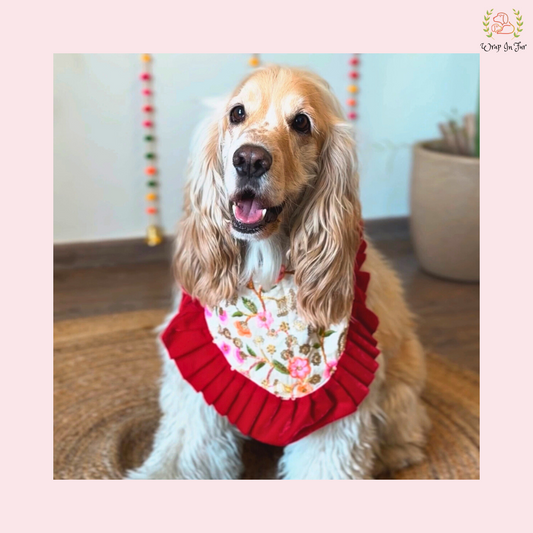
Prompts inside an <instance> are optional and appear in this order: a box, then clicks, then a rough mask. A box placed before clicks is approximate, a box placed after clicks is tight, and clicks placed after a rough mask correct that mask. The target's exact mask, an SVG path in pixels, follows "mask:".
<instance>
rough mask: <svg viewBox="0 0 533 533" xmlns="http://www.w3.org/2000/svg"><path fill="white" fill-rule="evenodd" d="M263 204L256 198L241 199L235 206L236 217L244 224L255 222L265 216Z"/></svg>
mask: <svg viewBox="0 0 533 533" xmlns="http://www.w3.org/2000/svg"><path fill="white" fill-rule="evenodd" d="M262 210H263V206H262V205H261V204H260V203H259V202H258V201H257V200H255V199H253V200H252V199H248V200H240V201H239V203H238V204H237V205H236V206H235V218H236V219H237V220H238V221H239V222H243V223H244V224H255V223H256V222H259V221H260V220H261V219H262V218H263V212H262Z"/></svg>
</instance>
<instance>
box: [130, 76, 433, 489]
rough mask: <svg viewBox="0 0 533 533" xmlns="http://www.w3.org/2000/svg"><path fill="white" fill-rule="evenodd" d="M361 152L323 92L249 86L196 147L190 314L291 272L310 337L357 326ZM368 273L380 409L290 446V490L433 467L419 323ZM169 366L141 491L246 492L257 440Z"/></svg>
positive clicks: (188, 243)
mask: <svg viewBox="0 0 533 533" xmlns="http://www.w3.org/2000/svg"><path fill="white" fill-rule="evenodd" d="M355 148H356V147H355V141H354V138H353V134H352V131H351V126H350V125H349V124H348V123H347V122H346V120H345V118H344V113H343V110H342V107H341V105H340V103H339V101H338V100H337V98H336V97H335V96H334V95H333V93H332V91H331V89H330V87H329V86H328V84H327V83H326V82H325V81H324V80H323V79H322V78H320V77H319V76H317V75H315V74H313V73H311V72H308V71H305V70H300V69H295V68H288V67H281V66H266V67H263V68H259V69H256V70H254V71H253V72H252V73H251V74H250V75H249V76H247V77H246V78H245V79H244V80H243V81H242V82H241V83H240V84H239V85H238V87H237V88H236V89H235V91H234V92H233V93H232V95H231V97H230V98H229V99H228V101H227V102H225V106H224V107H223V109H221V110H220V111H219V112H217V113H216V114H215V116H214V117H212V118H210V120H209V122H208V123H206V124H205V125H204V126H202V127H201V128H200V130H199V134H198V138H197V139H196V141H195V142H194V145H193V150H192V156H191V159H190V163H189V169H188V184H187V188H186V193H185V207H184V215H183V218H182V219H181V221H180V222H179V225H178V229H177V238H176V242H175V255H174V260H173V261H174V270H175V274H176V279H177V285H178V286H179V287H180V288H181V289H182V290H183V294H184V298H185V297H186V298H187V299H188V300H187V301H188V305H201V306H204V307H205V309H206V312H207V310H208V309H211V310H212V309H216V306H219V305H220V302H226V301H231V300H232V299H233V301H236V300H235V298H236V294H238V293H239V291H240V290H241V289H243V287H248V288H249V289H250V287H252V288H253V290H254V291H255V293H256V294H259V295H261V294H262V295H263V296H264V295H266V294H268V291H269V290H271V289H272V288H273V287H276V286H277V285H276V283H277V281H278V280H279V275H280V271H281V272H283V270H284V269H286V270H287V271H291V272H292V274H291V275H292V276H293V281H294V284H295V286H296V287H297V294H296V295H295V298H294V302H293V304H294V308H295V309H296V311H295V312H297V313H298V316H299V317H301V320H304V321H305V323H307V324H309V325H310V328H313V327H314V328H315V329H314V330H312V329H310V331H319V332H320V331H322V332H324V331H325V330H324V329H323V328H327V327H329V326H330V325H331V324H340V323H343V321H344V323H347V322H348V321H349V320H350V316H351V312H352V304H353V301H354V291H355V290H356V289H355V288H354V262H355V261H356V254H357V253H358V250H359V249H360V245H361V240H362V239H366V237H365V236H364V232H363V230H362V221H361V208H360V203H359V193H358V174H357V168H356V166H357V162H356V150H355ZM291 269H292V270H291ZM363 270H364V271H365V272H368V273H369V274H370V280H369V283H368V287H367V289H366V306H367V307H368V309H369V310H370V311H371V312H372V313H374V314H375V315H376V316H377V317H378V318H379V326H378V327H377V330H376V331H375V335H374V337H375V340H376V341H377V347H378V349H379V355H378V356H377V358H376V362H377V363H379V367H378V368H377V370H376V371H375V375H374V379H373V381H372V383H371V385H370V386H369V388H368V395H367V396H366V397H365V398H364V400H363V401H362V402H361V403H360V405H359V406H358V408H357V410H355V412H353V413H351V414H349V415H347V416H343V417H342V418H339V419H337V420H334V421H332V422H331V423H328V424H327V425H324V426H322V427H320V428H318V429H316V430H315V431H312V432H310V433H309V434H305V435H304V436H303V437H302V438H298V439H297V440H295V441H294V442H292V441H291V442H290V443H288V444H287V445H285V447H284V451H283V455H282V457H281V459H280V462H279V469H278V470H279V477H280V478H283V479H369V478H372V477H375V476H378V475H382V474H383V473H384V472H390V471H394V470H397V469H400V468H403V467H405V466H407V465H410V464H415V463H417V462H420V461H422V460H423V458H424V446H425V442H426V436H427V433H428V429H429V425H430V424H429V419H428V416H427V414H426V410H425V407H424V406H423V404H422V401H421V399H420V395H421V392H422V390H423V387H424V382H425V372H426V370H425V357H424V350H423V348H422V346H421V343H420V341H419V339H418V337H417V335H416V332H415V324H414V319H413V316H412V314H411V313H410V311H409V309H408V307H407V305H406V303H405V301H404V296H403V292H402V287H401V284H400V282H399V280H398V278H397V276H396V274H395V273H394V271H393V270H392V269H391V267H390V266H389V265H388V264H387V262H386V261H385V259H384V258H383V257H382V256H381V255H380V253H379V252H378V251H377V250H376V249H375V248H374V247H373V246H372V244H371V243H368V248H367V249H366V260H365V262H364V265H363ZM251 280H253V282H251ZM250 283H252V284H251V285H250ZM256 287H259V292H258V291H257V289H256ZM261 291H263V292H261ZM185 295H186V296H185ZM244 301H245V304H246V305H248V309H250V305H251V304H250V303H249V300H244ZM191 302H197V304H193V303H191ZM178 303H179V302H177V303H176V309H175V310H174V312H173V313H171V315H170V316H169V318H168V320H167V322H166V323H165V324H164V326H163V329H165V328H167V327H169V326H168V325H169V323H170V322H171V321H172V317H174V316H175V315H176V310H177V305H178ZM252 310H253V308H252ZM244 311H245V312H247V313H248V312H249V311H246V309H244ZM209 314H210V316H211V313H209ZM242 314H243V313H242V312H240V311H237V312H235V313H234V316H241V315H242ZM254 316H256V315H254ZM218 318H219V319H221V320H222V319H224V320H226V315H222V314H221V316H219V317H218ZM202 320H203V319H202ZM241 324H244V322H241ZM248 324H250V322H248ZM241 327H244V326H241ZM321 328H322V329H321ZM171 329H172V328H171ZM266 330H267V333H268V332H269V331H272V330H268V327H267V328H266ZM218 331H219V333H220V332H221V331H222V332H224V330H223V329H220V328H219V330H218ZM241 333H243V331H241ZM247 333H248V332H247V330H245V331H244V334H247ZM274 333H275V332H274ZM215 334H216V332H215ZM328 334H329V332H328V333H324V334H323V336H327V335H328ZM193 337H194V336H193ZM211 344H212V343H211ZM241 344H242V343H241ZM237 346H240V345H239V344H238V345H237ZM248 348H249V350H250V352H251V353H253V354H254V356H255V355H256V354H255V352H254V351H253V350H251V348H250V347H248ZM205 349H208V347H207V345H206V348H205ZM209 350H212V346H211V347H210V348H209ZM256 351H257V349H256ZM161 352H162V357H163V377H162V385H161V390H160V406H161V411H162V418H161V421H160V425H159V429H158V430H157V432H156V435H155V439H154V443H153V449H152V451H151V454H150V455H149V457H148V458H147V459H146V461H145V462H144V464H143V465H142V466H140V467H139V468H137V469H135V470H132V471H130V472H129V473H128V474H127V478H129V479H236V478H239V476H240V475H241V474H242V471H243V464H242V461H241V449H242V442H243V438H245V435H244V434H243V433H242V432H241V431H240V430H239V428H238V427H236V426H235V425H234V424H232V423H231V422H230V420H229V419H228V418H227V417H225V416H221V415H220V414H218V412H217V410H215V409H214V408H213V406H212V405H208V403H207V402H206V400H205V399H204V395H202V394H201V393H199V392H197V391H196V390H195V389H194V388H193V387H192V386H191V384H190V383H189V382H188V381H187V380H185V379H184V377H183V376H182V373H181V372H180V370H179V369H178V366H177V365H176V363H175V361H173V360H172V359H171V358H169V354H168V353H167V350H166V349H165V347H164V346H163V345H162V350H161ZM199 353H200V352H199ZM237 355H239V354H238V353H237ZM343 357H345V356H343ZM267 359H268V358H267ZM295 359H296V358H294V360H295ZM242 360H243V357H240V359H239V361H242ZM248 360H249V359H248ZM340 360H341V361H342V358H341V359H340ZM298 361H300V364H301V367H300V368H299V369H297V370H298V371H300V372H303V374H297V375H298V376H300V375H305V371H306V369H307V367H306V366H305V365H306V364H307V363H306V362H305V357H304V356H302V357H299V358H298ZM282 362H283V361H282ZM293 362H294V361H293ZM261 363H263V364H264V360H261ZM235 364H237V363H235ZM339 365H340V363H339ZM258 366H261V365H258V364H256V368H257V367H258ZM278 367H279V365H278ZM278 370H279V368H278ZM265 371H266V369H265ZM338 372H339V371H338ZM287 374H288V372H287V371H286V370H285V371H284V372H282V373H280V374H279V376H280V379H281V378H282V377H284V378H286V377H287ZM291 375H292V371H291ZM317 379H318V378H317ZM276 382H277V385H276V386H279V382H278V380H276V381H275V382H274V383H276ZM269 385H270V384H269ZM282 385H284V384H282ZM326 385H327V384H326ZM326 385H324V387H326ZM284 386H285V387H287V386H286V385H284ZM289 388H290V387H289ZM304 389H305V387H304ZM293 390H295V389H293ZM305 392H307V391H306V390H304V393H305ZM267 396H269V398H270V396H272V395H269V394H267ZM206 397H207V396H206ZM270 399H271V398H270ZM292 399H294V398H292ZM276 400H277V398H276ZM284 401H285V400H281V403H282V404H283V402H284ZM252 403H253V402H252ZM289 403H290V402H289ZM285 404H287V402H286V401H285ZM285 404H284V405H285Z"/></svg>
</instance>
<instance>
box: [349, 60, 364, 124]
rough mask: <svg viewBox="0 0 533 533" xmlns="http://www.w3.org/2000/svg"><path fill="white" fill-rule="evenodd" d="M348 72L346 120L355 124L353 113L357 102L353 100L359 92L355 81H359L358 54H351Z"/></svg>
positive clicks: (354, 114) (355, 117)
mask: <svg viewBox="0 0 533 533" xmlns="http://www.w3.org/2000/svg"><path fill="white" fill-rule="evenodd" d="M349 63H350V71H349V72H348V78H349V79H350V85H348V96H349V97H348V100H346V104H347V106H348V114H347V116H348V119H350V120H352V121H354V122H355V120H356V119H357V117H358V115H357V113H356V111H355V109H356V107H357V100H356V99H355V95H356V94H357V93H358V92H359V85H358V84H357V80H359V69H360V64H361V58H360V54H352V57H351V58H350V61H349Z"/></svg>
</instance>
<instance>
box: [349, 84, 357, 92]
mask: <svg viewBox="0 0 533 533" xmlns="http://www.w3.org/2000/svg"><path fill="white" fill-rule="evenodd" d="M358 90H359V87H357V85H348V92H349V93H356V92H357V91H358Z"/></svg>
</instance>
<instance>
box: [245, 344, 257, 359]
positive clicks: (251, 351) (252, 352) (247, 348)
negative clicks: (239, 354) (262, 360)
mask: <svg viewBox="0 0 533 533" xmlns="http://www.w3.org/2000/svg"><path fill="white" fill-rule="evenodd" d="M246 351H247V352H248V353H249V354H250V355H251V356H252V357H257V354H256V353H255V352H254V351H253V350H252V349H251V348H250V347H249V346H248V345H246Z"/></svg>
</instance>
